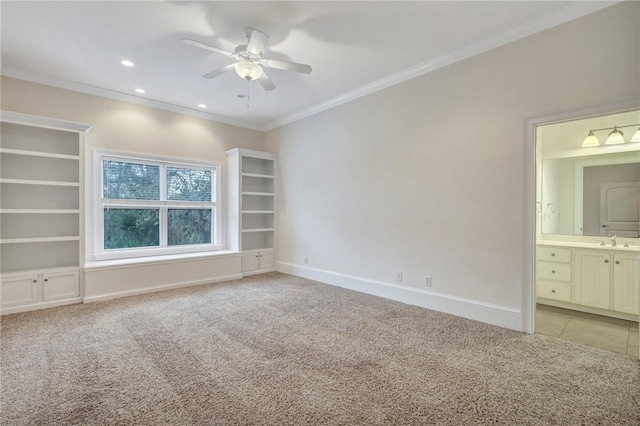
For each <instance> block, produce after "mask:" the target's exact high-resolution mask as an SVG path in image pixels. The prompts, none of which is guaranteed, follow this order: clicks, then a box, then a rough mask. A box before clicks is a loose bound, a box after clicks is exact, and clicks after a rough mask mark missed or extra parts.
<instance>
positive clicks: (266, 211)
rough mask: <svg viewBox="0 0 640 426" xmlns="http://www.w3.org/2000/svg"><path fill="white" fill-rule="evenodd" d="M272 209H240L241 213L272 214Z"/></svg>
mask: <svg viewBox="0 0 640 426" xmlns="http://www.w3.org/2000/svg"><path fill="white" fill-rule="evenodd" d="M274 213H275V211H273V210H242V214H274Z"/></svg>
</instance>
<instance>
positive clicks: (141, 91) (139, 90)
mask: <svg viewBox="0 0 640 426" xmlns="http://www.w3.org/2000/svg"><path fill="white" fill-rule="evenodd" d="M136 93H144V89H136Z"/></svg>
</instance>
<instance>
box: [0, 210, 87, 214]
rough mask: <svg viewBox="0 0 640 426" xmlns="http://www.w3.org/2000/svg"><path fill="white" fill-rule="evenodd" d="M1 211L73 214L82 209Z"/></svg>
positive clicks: (2, 211)
mask: <svg viewBox="0 0 640 426" xmlns="http://www.w3.org/2000/svg"><path fill="white" fill-rule="evenodd" d="M0 213H10V214H30V213H46V214H73V213H80V210H79V209H0Z"/></svg>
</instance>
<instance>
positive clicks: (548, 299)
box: [536, 244, 640, 320]
mask: <svg viewBox="0 0 640 426" xmlns="http://www.w3.org/2000/svg"><path fill="white" fill-rule="evenodd" d="M536 253H537V255H536V257H537V262H536V296H537V302H538V303H542V304H546V305H552V306H558V307H563V308H567V309H573V310H578V311H585V312H591V313H596V314H601V315H608V316H612V317H617V318H624V319H635V320H637V316H638V313H639V311H640V306H639V305H640V252H638V250H637V249H636V250H633V249H627V250H624V249H615V248H609V247H607V248H605V247H602V248H600V247H597V248H584V247H566V246H565V247H559V246H553V245H540V244H539V245H538V246H537V249H536Z"/></svg>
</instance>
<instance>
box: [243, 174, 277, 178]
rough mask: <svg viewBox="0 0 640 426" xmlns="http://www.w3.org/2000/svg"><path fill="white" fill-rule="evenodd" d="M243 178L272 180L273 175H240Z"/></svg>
mask: <svg viewBox="0 0 640 426" xmlns="http://www.w3.org/2000/svg"><path fill="white" fill-rule="evenodd" d="M242 176H244V177H255V178H263V179H274V178H275V177H274V176H273V175H263V174H260V173H242Z"/></svg>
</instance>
